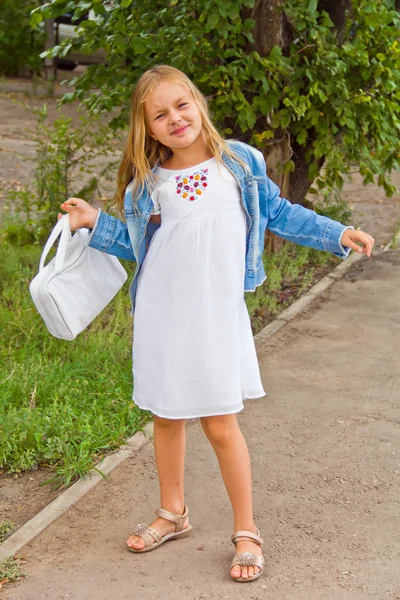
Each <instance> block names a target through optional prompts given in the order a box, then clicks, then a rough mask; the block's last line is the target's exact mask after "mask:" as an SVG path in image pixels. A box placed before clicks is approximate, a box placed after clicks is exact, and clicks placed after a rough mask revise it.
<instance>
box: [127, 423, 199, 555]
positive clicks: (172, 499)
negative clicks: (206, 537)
mask: <svg viewBox="0 0 400 600" xmlns="http://www.w3.org/2000/svg"><path fill="white" fill-rule="evenodd" d="M185 443H186V440H185V420H184V419H162V418H161V417H157V416H154V452H155V457H156V464H157V472H158V478H159V482H160V500H161V505H160V506H161V508H163V509H164V510H168V511H169V512H172V513H175V514H177V515H183V512H184V504H185V502H184V491H183V470H184V461H185ZM188 522H189V521H188V519H186V521H185V523H184V527H187V525H188ZM151 527H153V528H154V529H155V530H156V531H157V532H158V533H159V534H160V535H161V536H163V535H166V534H167V533H172V532H173V531H175V523H172V522H171V521H167V520H166V519H162V518H161V517H157V518H156V519H155V520H154V521H153V522H152V523H151ZM127 544H128V546H129V547H130V548H136V549H139V550H140V549H141V548H144V545H145V544H144V541H143V539H142V538H141V537H139V536H137V535H131V536H130V537H129V539H128V541H127Z"/></svg>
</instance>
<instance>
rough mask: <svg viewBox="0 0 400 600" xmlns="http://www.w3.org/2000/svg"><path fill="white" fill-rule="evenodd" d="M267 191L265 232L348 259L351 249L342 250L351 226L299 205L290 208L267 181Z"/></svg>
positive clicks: (289, 204)
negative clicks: (343, 240)
mask: <svg viewBox="0 0 400 600" xmlns="http://www.w3.org/2000/svg"><path fill="white" fill-rule="evenodd" d="M266 187H267V191H266V198H265V203H266V214H267V217H268V223H267V228H268V229H270V230H271V231H272V232H273V233H275V234H276V235H279V236H281V237H283V238H285V239H286V240H289V241H290V242H295V243H296V244H300V245H301V246H309V247H311V248H315V249H316V250H326V251H328V252H332V253H333V254H335V255H336V256H339V257H340V258H347V257H348V255H349V254H350V250H351V248H348V247H345V246H343V244H342V237H343V234H344V232H345V231H346V230H347V229H352V230H354V227H353V226H352V225H348V226H346V225H342V224H341V223H339V222H338V221H334V220H333V219H329V218H328V217H324V216H322V215H318V214H317V213H316V212H315V211H313V210H310V209H308V208H305V207H304V206H301V205H300V204H291V202H289V201H288V200H286V199H285V198H281V197H280V189H279V187H278V186H277V185H276V184H275V183H274V182H273V181H271V180H270V179H269V178H268V180H267V186H266ZM260 200H262V199H261V198H260Z"/></svg>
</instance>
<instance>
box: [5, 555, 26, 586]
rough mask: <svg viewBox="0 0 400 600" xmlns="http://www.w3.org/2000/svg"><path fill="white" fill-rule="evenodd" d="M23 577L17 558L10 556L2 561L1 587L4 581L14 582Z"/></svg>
mask: <svg viewBox="0 0 400 600" xmlns="http://www.w3.org/2000/svg"><path fill="white" fill-rule="evenodd" d="M21 577H23V574H22V573H21V566H20V563H19V561H18V559H17V558H15V557H14V556H8V557H7V558H5V559H4V560H2V561H1V562H0V589H1V586H2V585H3V584H4V583H13V582H14V581H18V580H19V579H21Z"/></svg>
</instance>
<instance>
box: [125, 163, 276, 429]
mask: <svg viewBox="0 0 400 600" xmlns="http://www.w3.org/2000/svg"><path fill="white" fill-rule="evenodd" d="M156 175H157V179H158V184H157V186H156V188H155V191H154V192H153V194H152V199H153V201H154V205H155V210H154V213H160V212H161V215H162V221H161V226H160V228H159V229H158V230H157V231H156V232H155V234H154V236H153V238H152V240H151V243H150V246H149V248H148V252H147V254H146V257H145V260H144V261H143V264H142V267H141V270H140V273H139V276H138V285H137V291H136V303H135V313H134V335H133V378H134V390H133V396H132V398H133V401H134V402H135V404H136V405H137V406H139V407H140V408H142V409H145V410H149V411H151V412H152V413H153V414H155V415H158V416H159V417H164V418H167V419H189V418H196V417H203V416H213V415H223V414H231V413H237V412H239V411H240V410H242V409H243V402H242V401H243V400H244V399H247V398H260V397H262V396H264V395H265V391H264V389H263V385H262V382H261V378H260V371H259V366H258V361H257V355H256V350H255V346H254V340H253V335H252V331H251V326H250V318H249V314H248V311H247V306H246V303H245V300H244V273H245V252H246V214H245V211H244V209H243V206H242V203H241V199H240V190H239V187H238V185H237V182H236V180H235V178H234V176H233V175H232V174H231V173H230V171H229V170H228V169H227V168H226V167H225V166H224V165H223V164H221V165H220V166H218V164H217V162H216V160H215V159H214V158H212V159H210V160H207V161H205V162H203V163H201V164H199V165H196V166H194V167H191V168H188V169H185V170H184V171H181V170H179V171H177V170H170V169H163V168H161V167H158V168H157V170H156Z"/></svg>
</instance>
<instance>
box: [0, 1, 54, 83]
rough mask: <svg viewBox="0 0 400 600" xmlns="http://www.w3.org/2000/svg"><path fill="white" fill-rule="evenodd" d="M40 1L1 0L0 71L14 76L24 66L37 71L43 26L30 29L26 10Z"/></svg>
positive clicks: (28, 15) (28, 11)
mask: <svg viewBox="0 0 400 600" xmlns="http://www.w3.org/2000/svg"><path fill="white" fill-rule="evenodd" d="M41 4H42V3H41V2H38V1H37V0H18V2H15V0H2V3H1V11H0V73H2V74H4V75H17V74H18V73H20V72H21V71H22V70H23V69H24V68H28V69H29V70H30V71H31V72H34V73H39V72H40V71H41V68H42V65H43V59H42V58H40V57H39V54H40V53H41V52H42V51H43V48H44V40H45V37H44V32H43V29H42V30H40V29H38V28H34V29H32V28H31V26H30V18H31V17H30V11H31V10H33V9H34V8H37V7H38V6H40V5H41Z"/></svg>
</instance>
